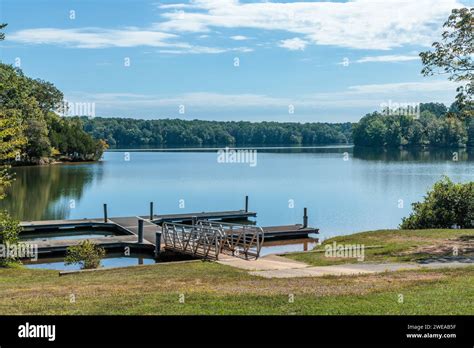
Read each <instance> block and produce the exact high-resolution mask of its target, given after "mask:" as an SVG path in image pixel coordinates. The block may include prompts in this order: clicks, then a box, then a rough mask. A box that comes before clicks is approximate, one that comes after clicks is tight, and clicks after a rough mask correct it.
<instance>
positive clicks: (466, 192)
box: [400, 177, 474, 229]
mask: <svg viewBox="0 0 474 348" xmlns="http://www.w3.org/2000/svg"><path fill="white" fill-rule="evenodd" d="M412 206H413V213H412V214H411V215H410V216H409V217H407V218H404V219H403V221H402V224H401V225H400V228H402V229H424V228H451V227H453V226H457V227H460V228H473V227H474V182H469V183H465V184H461V183H453V182H452V181H451V180H450V179H449V178H447V177H444V178H443V179H442V180H440V181H438V182H437V183H435V184H434V186H433V188H432V189H431V191H429V192H428V194H427V195H426V196H425V200H424V202H418V203H413V204H412Z"/></svg>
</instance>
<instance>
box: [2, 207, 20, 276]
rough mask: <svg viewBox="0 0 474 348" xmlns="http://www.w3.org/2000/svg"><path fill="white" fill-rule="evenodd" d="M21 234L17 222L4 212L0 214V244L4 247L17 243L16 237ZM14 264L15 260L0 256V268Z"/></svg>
mask: <svg viewBox="0 0 474 348" xmlns="http://www.w3.org/2000/svg"><path fill="white" fill-rule="evenodd" d="M20 232H21V227H20V226H19V222H18V221H17V220H15V219H13V218H12V217H11V216H10V215H9V214H8V213H7V212H6V211H5V212H0V244H2V245H3V246H4V247H5V246H6V245H7V244H9V245H14V244H17V243H18V235H19V233H20ZM14 263H16V259H14V258H12V257H11V256H9V257H3V256H1V255H0V267H3V266H9V265H12V264H14Z"/></svg>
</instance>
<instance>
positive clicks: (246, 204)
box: [245, 196, 249, 213]
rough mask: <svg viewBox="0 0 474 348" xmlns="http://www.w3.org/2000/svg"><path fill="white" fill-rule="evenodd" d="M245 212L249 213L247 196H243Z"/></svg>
mask: <svg viewBox="0 0 474 348" xmlns="http://www.w3.org/2000/svg"><path fill="white" fill-rule="evenodd" d="M245 212H246V213H248V212H249V196H245Z"/></svg>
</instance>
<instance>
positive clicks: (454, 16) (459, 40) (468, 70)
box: [420, 8, 474, 116]
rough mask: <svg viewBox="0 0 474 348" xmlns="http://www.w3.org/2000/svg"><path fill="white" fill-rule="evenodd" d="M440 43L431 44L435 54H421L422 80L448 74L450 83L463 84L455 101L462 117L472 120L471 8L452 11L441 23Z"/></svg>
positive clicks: (473, 19)
mask: <svg viewBox="0 0 474 348" xmlns="http://www.w3.org/2000/svg"><path fill="white" fill-rule="evenodd" d="M443 27H444V28H445V31H444V32H443V33H442V39H441V42H434V43H433V45H432V47H433V48H434V51H433V52H432V51H426V52H422V53H420V57H421V60H422V63H423V65H424V67H423V69H422V71H421V73H422V74H423V75H425V76H428V75H434V74H449V75H450V76H449V80H451V81H455V82H460V83H462V85H461V86H459V87H458V88H457V92H458V94H457V96H456V100H457V101H458V102H459V105H462V108H463V111H464V113H463V114H464V115H466V116H473V102H472V96H473V94H474V85H473V79H474V75H473V73H474V72H473V70H474V62H473V57H474V34H473V33H474V8H470V9H468V8H461V9H454V10H452V12H451V15H450V16H449V18H448V20H447V21H446V22H445V23H444V25H443Z"/></svg>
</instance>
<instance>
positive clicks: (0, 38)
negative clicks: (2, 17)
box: [0, 23, 7, 41]
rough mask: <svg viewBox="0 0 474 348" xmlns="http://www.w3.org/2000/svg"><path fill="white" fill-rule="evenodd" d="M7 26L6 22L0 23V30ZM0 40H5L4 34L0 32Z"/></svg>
mask: <svg viewBox="0 0 474 348" xmlns="http://www.w3.org/2000/svg"><path fill="white" fill-rule="evenodd" d="M6 26H7V24H6V23H3V24H0V30H2V29H3V28H5V27H6ZM2 40H5V34H4V33H2V32H0V41H2Z"/></svg>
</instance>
